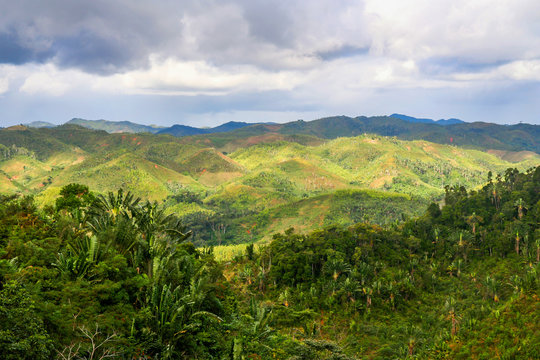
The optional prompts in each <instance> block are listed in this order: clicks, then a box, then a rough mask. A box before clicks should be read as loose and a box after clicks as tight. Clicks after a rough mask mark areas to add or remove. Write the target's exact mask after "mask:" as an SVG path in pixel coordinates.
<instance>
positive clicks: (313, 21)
mask: <svg viewBox="0 0 540 360" xmlns="http://www.w3.org/2000/svg"><path fill="white" fill-rule="evenodd" d="M0 7H1V8H2V11H1V12H0V79H1V80H0V93H3V94H4V95H3V97H4V99H5V98H6V97H9V98H10V99H12V101H18V100H20V99H23V97H27V98H35V97H38V98H40V99H45V98H49V99H50V101H52V102H54V103H58V101H61V100H62V99H61V98H62V97H65V100H64V101H66V102H67V101H68V100H69V99H71V100H72V101H73V99H74V98H73V96H79V97H80V98H81V99H83V98H86V99H103V98H102V96H103V94H105V95H106V96H111V97H112V96H118V97H122V98H123V97H124V96H133V97H137V99H138V101H139V102H140V103H144V102H142V101H141V100H140V99H141V98H142V97H145V96H148V97H152V100H151V101H148V104H154V105H155V106H158V104H160V102H159V101H158V100H156V99H157V98H155V97H156V96H157V97H160V96H161V97H166V98H167V99H171V98H176V97H179V98H182V99H183V100H182V101H186V102H182V103H183V104H189V106H188V108H189V109H192V111H195V112H197V111H199V110H198V109H199V107H198V106H200V108H202V109H204V106H203V104H202V103H199V102H198V101H203V100H204V101H208V102H209V104H210V105H209V108H211V109H214V108H213V106H215V109H214V110H210V111H209V113H212V111H222V112H223V113H224V114H225V113H227V114H231V113H234V114H237V113H238V111H249V112H250V114H254V113H256V112H257V111H261V113H262V112H265V114H269V113H271V112H272V109H271V107H272V105H271V104H272V103H271V102H270V100H271V101H273V102H274V103H275V105H274V106H275V109H276V111H280V112H283V114H285V113H286V109H285V107H286V106H288V107H290V108H291V109H296V110H297V108H296V107H295V103H298V104H299V105H298V106H299V107H300V108H301V109H302V110H301V111H306V112H307V113H309V114H315V113H317V114H321V115H322V114H331V113H332V112H338V113H341V111H340V110H339V109H349V110H348V111H351V112H352V115H355V114H361V113H362V109H364V110H365V111H367V109H375V107H378V108H379V109H380V110H379V113H390V112H391V111H387V110H386V109H387V108H388V106H389V104H390V105H391V103H392V102H395V103H399V104H403V103H404V102H403V101H401V100H399V99H400V98H403V99H405V98H406V99H407V101H410V102H411V104H410V105H409V104H408V103H407V105H406V106H405V105H402V106H403V107H405V108H406V109H409V108H413V109H414V108H418V109H419V108H421V107H422V108H430V109H432V111H437V109H439V107H437V106H436V105H434V106H431V105H430V104H431V103H430V101H428V100H427V99H431V101H432V102H435V103H436V104H441V106H446V107H445V108H444V109H446V110H447V111H448V114H440V115H437V116H435V115H430V114H429V113H427V114H426V113H421V111H417V114H418V115H421V116H425V117H452V116H458V115H459V114H454V113H452V111H454V109H459V108H460V105H459V104H450V103H449V102H448V101H447V100H446V99H445V98H444V97H443V96H441V94H447V95H448V96H449V98H450V99H453V101H462V102H464V103H467V102H468V101H469V98H467V97H459V96H455V94H456V93H462V94H471V93H474V94H475V95H474V96H472V95H471V97H470V99H473V98H474V99H475V101H478V102H481V100H482V99H481V94H487V93H488V91H487V90H486V89H493V91H494V92H496V93H497V94H499V93H500V94H504V90H506V89H508V88H509V87H511V86H516V87H517V88H521V87H522V86H525V85H524V84H525V83H536V82H540V75H539V71H540V70H539V61H540V28H539V27H538V23H539V21H540V2H538V1H537V0H521V1H519V2H515V1H512V0H500V1H496V2H493V1H488V0H476V1H472V2H471V1H467V0H452V1H450V0H441V1H427V0H411V1H402V0H385V1H379V0H340V1H335V0H314V1H305V0H275V1H271V2H269V1H265V0H219V1H218V0H183V1H170V0H160V1H155V2H152V3H148V2H138V1H132V0H117V1H105V0H93V1H77V2H74V1H68V0H50V1H47V2H39V1H38V2H36V1H31V0H19V1H9V0H0ZM2 64H3V65H2ZM533 85H534V84H533ZM8 94H10V95H11V96H8ZM246 94H249V97H248V96H247V95H246ZM269 94H272V96H269ZM411 94H417V95H418V94H420V95H421V96H422V97H425V98H422V99H421V98H418V97H415V96H411ZM520 94H522V95H523V96H525V99H528V101H530V102H531V103H532V102H534V101H537V100H536V99H534V98H533V97H532V93H531V95H527V93H526V92H520ZM17 96H19V97H17ZM486 96H487V95H486ZM385 97H386V98H387V99H388V100H386V101H385V100H384V99H385ZM53 98H54V100H53ZM188 98H189V99H195V98H196V99H198V100H197V101H195V103H196V104H197V106H194V105H193V106H192V104H194V103H192V102H189V101H187V100H186V99H188ZM240 98H242V99H247V98H249V101H250V102H251V103H250V105H249V106H248V108H249V109H248V108H246V106H247V105H246V104H244V103H243V102H242V101H240V100H238V99H240ZM21 101H22V100H21ZM246 101H248V100H246ZM512 101H514V103H515V104H517V102H516V101H517V100H516V99H513V100H512ZM523 101H525V100H523ZM127 103H129V102H121V103H118V104H117V105H116V106H122V104H127ZM4 104H5V101H4ZM40 104H41V103H40ZM129 104H131V103H129ZM167 104H168V103H167ZM217 104H219V106H218V105H217ZM359 104H362V106H363V107H360V106H359ZM469 105H470V104H469ZM522 105H523V103H522V101H521V100H520V106H522ZM148 106H149V105H148ZM257 107H259V108H260V109H258V108H257ZM528 108H529V109H532V108H534V106H532V105H531V106H530V107H528ZM166 109H173V106H172V105H169V104H168V105H167V106H166V107H164V110H163V111H172V110H166ZM483 109H484V110H485V111H488V109H487V108H483ZM296 110H294V111H296ZM124 111H126V112H127V111H128V110H124ZM156 111H158V112H159V111H162V110H161V109H159V108H158V109H156ZM175 111H177V110H175ZM301 111H300V110H299V111H297V112H295V114H298V113H299V112H301ZM369 111H371V110H369ZM394 112H403V111H401V110H400V109H395V111H394ZM462 113H463V114H467V111H465V110H464V111H463V112H462ZM112 114H117V113H114V112H113V113H112ZM186 114H187V113H186ZM475 114H477V112H475ZM135 115H136V114H135ZM227 116H229V115H227ZM532 116H533V115H531V117H532ZM101 117H105V116H101ZM186 117H189V116H187V115H186Z"/></svg>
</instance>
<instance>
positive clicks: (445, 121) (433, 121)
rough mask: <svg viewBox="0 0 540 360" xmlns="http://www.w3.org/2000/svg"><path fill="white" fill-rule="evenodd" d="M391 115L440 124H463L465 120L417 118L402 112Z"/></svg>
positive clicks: (406, 119)
mask: <svg viewBox="0 0 540 360" xmlns="http://www.w3.org/2000/svg"><path fill="white" fill-rule="evenodd" d="M390 117H393V118H396V119H401V120H405V121H408V122H417V123H427V124H431V123H435V124H439V125H454V124H462V123H464V122H465V121H463V120H459V119H453V118H452V119H440V120H433V119H421V118H415V117H412V116H407V115H402V114H392V115H390Z"/></svg>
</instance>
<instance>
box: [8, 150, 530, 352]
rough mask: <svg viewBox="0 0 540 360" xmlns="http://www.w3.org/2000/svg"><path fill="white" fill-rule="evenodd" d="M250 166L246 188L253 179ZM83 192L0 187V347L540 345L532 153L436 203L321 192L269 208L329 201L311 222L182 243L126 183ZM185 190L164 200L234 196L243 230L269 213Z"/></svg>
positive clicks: (520, 348) (494, 348) (290, 209)
mask: <svg viewBox="0 0 540 360" xmlns="http://www.w3.org/2000/svg"><path fill="white" fill-rule="evenodd" d="M335 155H336V154H334V155H332V156H335ZM373 156H374V157H375V158H378V157H380V155H377V154H373ZM374 161H375V160H374ZM283 166H284V167H286V168H287V171H292V172H294V171H303V169H305V168H304V164H302V162H300V161H295V162H285V163H284V164H283ZM255 180H256V179H255ZM255 180H254V182H253V183H251V185H249V186H251V187H252V188H261V187H264V181H262V182H260V183H257V181H255ZM243 186H248V185H243ZM271 186H277V185H276V184H273V183H271ZM289 190H290V191H292V193H293V194H294V192H295V191H296V189H289ZM289 190H286V191H289ZM79 194H82V195H81V196H79ZM88 194H91V193H90V191H89V189H88V188H87V187H86V186H84V185H77V184H73V185H71V186H66V187H65V188H64V189H63V190H62V193H61V195H60V198H59V201H58V204H60V205H59V206H57V208H56V209H55V208H52V207H49V208H40V207H38V206H36V204H35V203H34V199H33V198H32V197H31V196H26V197H19V196H1V197H0V200H1V201H0V347H1V349H0V350H1V351H2V356H3V357H5V358H8V359H25V358H29V359H30V358H31V359H40V358H43V359H49V358H54V357H62V356H64V357H65V356H66V355H67V354H69V353H70V352H71V354H73V357H75V356H77V357H79V358H91V357H92V355H91V354H94V355H93V356H95V357H96V356H101V357H104V356H110V357H125V358H164V359H177V358H204V359H213V358H214V359H222V358H232V359H248V358H261V359H273V358H276V359H288V358H293V359H295V358H296V359H353V358H373V359H387V358H422V359H423V358H441V359H442V358H448V359H459V358H479V359H480V358H497V357H507V358H523V359H529V358H535V356H536V354H538V353H539V351H540V344H539V343H538V340H537V339H538V326H537V324H538V321H539V320H540V319H538V314H539V312H538V303H539V302H538V299H539V295H540V293H539V291H540V240H539V239H540V236H539V235H540V227H539V226H540V225H539V224H540V205H539V204H540V167H537V168H531V169H529V170H527V171H526V172H520V171H518V170H516V169H512V168H511V169H508V170H507V171H506V172H504V173H503V174H501V175H500V176H497V177H496V178H495V179H493V177H492V176H491V177H489V178H488V181H487V183H486V184H485V186H483V187H481V188H477V189H475V190H469V189H467V188H466V187H465V186H447V187H446V189H445V194H444V197H445V202H446V204H445V206H443V207H440V206H439V205H438V204H437V203H430V205H428V204H429V203H428V202H426V201H420V200H416V199H415V198H411V197H408V196H405V195H398V194H392V193H388V192H378V191H365V190H359V189H354V190H350V189H335V190H334V191H333V192H332V193H330V194H319V195H318V196H316V197H310V198H306V199H301V200H299V201H298V204H302V206H289V205H288V204H283V205H281V206H280V207H277V209H279V213H280V214H281V215H284V214H287V216H288V218H289V219H295V218H296V223H295V224H301V223H306V222H308V221H309V219H310V218H309V216H310V214H313V213H317V207H319V208H323V207H325V206H327V208H325V209H324V211H321V212H319V213H317V216H319V214H322V213H324V214H325V215H326V217H325V219H319V222H318V223H317V225H318V227H319V229H318V230H315V231H309V229H310V228H311V227H307V226H306V227H305V228H304V230H307V231H303V232H295V230H293V229H292V228H291V229H288V230H285V231H284V232H280V233H277V234H275V235H274V236H273V237H272V240H271V241H269V242H267V243H265V244H260V243H259V244H253V243H251V244H250V245H247V244H243V245H241V246H236V247H228V248H224V247H216V248H215V249H214V248H209V247H206V248H203V249H197V248H195V246H194V245H193V244H192V243H190V242H188V240H190V239H191V236H192V233H191V232H190V231H187V229H186V228H185V223H184V222H183V221H182V219H181V218H180V217H178V216H177V215H176V214H174V213H171V212H170V211H167V209H166V206H165V205H160V204H158V203H157V202H150V201H142V200H141V199H140V198H138V197H137V196H136V195H134V194H133V193H131V192H129V191H126V190H117V191H115V192H111V193H108V194H107V195H98V196H96V197H95V198H92V197H87V198H85V196H86V195H88ZM201 194H203V193H202V192H195V191H184V190H182V191H181V192H179V195H178V196H179V197H178V199H179V200H178V201H179V202H180V203H182V202H184V201H193V202H194V203H196V204H197V205H198V206H201V207H202V206H208V207H210V206H214V209H215V210H217V211H215V214H218V215H219V214H220V213H219V211H223V212H224V210H226V209H231V210H233V211H234V212H235V215H234V216H235V217H229V220H231V221H232V222H234V221H238V222H239V223H238V224H239V226H240V227H241V228H242V231H243V234H244V235H243V236H244V239H245V238H248V239H249V235H250V234H251V233H257V232H259V234H262V233H264V232H265V231H266V229H271V228H272V227H271V226H273V225H272V223H273V222H274V219H275V218H280V219H284V218H285V217H284V216H280V217H274V215H273V213H272V211H275V209H270V210H271V211H270V210H269V211H260V212H249V211H247V210H245V209H242V207H243V206H246V204H251V203H250V202H249V201H247V200H245V199H242V198H241V197H240V198H239V199H235V202H233V203H232V204H236V205H235V206H231V205H230V204H231V203H229V204H228V205H227V204H222V203H220V202H219V201H218V200H219V197H213V198H212V199H213V201H215V203H214V204H210V203H209V202H206V201H205V199H206V198H207V196H209V197H212V196H214V195H215V193H214V194H211V195H209V194H205V195H201ZM294 196H296V195H294ZM232 197H233V196H231V198H232ZM169 200H170V201H177V200H174V199H169ZM243 201H246V202H245V203H243ZM412 201H418V202H421V203H422V204H423V205H422V206H425V207H426V208H427V210H426V211H425V213H424V214H423V215H422V216H419V217H414V218H412V217H409V218H407V216H405V219H402V221H383V220H380V221H379V220H377V221H378V222H380V224H379V225H376V224H373V223H370V222H369V220H371V219H384V218H385V217H387V218H391V219H396V218H398V217H400V216H402V214H411V213H410V212H409V213H407V212H406V207H407V205H410V204H411V202H412ZM385 204H386V205H385ZM227 206H230V207H229V208H227ZM306 209H309V210H310V211H307V210H306ZM242 211H245V213H243V214H242ZM340 214H341V216H340ZM330 215H333V216H334V218H332V216H330ZM219 216H221V217H218V218H217V219H216V218H214V219H212V218H211V217H210V216H209V217H208V219H207V220H206V221H208V223H210V222H211V221H214V225H215V227H214V232H215V233H220V234H221V236H223V238H224V239H225V238H226V234H228V233H227V226H228V224H230V222H225V221H223V222H221V220H224V219H226V218H225V217H224V215H223V213H221V215H219ZM343 219H347V220H346V221H344V220H343ZM246 220H249V221H246ZM321 220H322V221H321ZM240 221H241V222H240ZM325 221H328V222H327V223H325ZM203 223H204V222H203ZM208 223H207V224H208ZM332 223H333V224H332ZM285 225H286V224H280V226H281V227H283V226H285ZM209 226H211V225H209ZM232 233H233V234H235V233H234V232H232ZM245 234H247V235H245ZM236 236H237V235H236V234H235V235H233V239H232V240H234V237H236ZM250 240H253V239H250ZM227 252H228V253H227ZM226 253H227V254H226ZM214 254H216V255H219V258H220V259H223V262H218V261H216V258H215V257H214Z"/></svg>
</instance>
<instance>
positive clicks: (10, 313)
mask: <svg viewBox="0 0 540 360" xmlns="http://www.w3.org/2000/svg"><path fill="white" fill-rule="evenodd" d="M51 350H52V341H51V340H50V338H49V334H47V332H46V331H45V329H44V327H43V320H42V319H41V318H40V317H39V316H38V315H37V314H36V311H35V303H34V301H33V300H32V298H31V297H30V294H29V293H28V292H27V291H26V290H25V289H24V287H23V286H22V285H20V284H17V283H15V282H8V283H6V284H4V288H3V289H2V290H1V291H0V354H1V357H2V359H6V360H12V359H13V360H20V359H28V360H33V359H37V360H39V359H49V355H50V353H51Z"/></svg>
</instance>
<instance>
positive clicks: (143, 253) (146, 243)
mask: <svg viewBox="0 0 540 360" xmlns="http://www.w3.org/2000/svg"><path fill="white" fill-rule="evenodd" d="M135 220H136V224H137V226H138V229H139V231H140V233H141V241H140V243H139V246H138V247H137V259H138V260H139V261H140V262H141V263H142V266H143V269H144V271H145V273H146V274H147V275H148V277H152V276H153V273H154V267H155V264H154V263H155V260H156V258H159V257H167V254H170V253H171V251H174V249H175V247H176V245H177V244H179V243H181V242H183V241H185V240H186V239H188V238H189V237H190V236H191V231H188V232H186V231H185V228H184V226H183V225H182V223H181V221H180V219H178V218H176V217H175V216H174V215H172V214H169V215H166V214H165V209H163V208H160V207H158V205H157V203H156V202H154V203H151V202H149V201H147V202H146V203H145V204H144V205H143V206H142V207H141V208H140V209H139V210H138V212H137V217H136V219H135Z"/></svg>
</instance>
